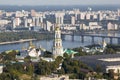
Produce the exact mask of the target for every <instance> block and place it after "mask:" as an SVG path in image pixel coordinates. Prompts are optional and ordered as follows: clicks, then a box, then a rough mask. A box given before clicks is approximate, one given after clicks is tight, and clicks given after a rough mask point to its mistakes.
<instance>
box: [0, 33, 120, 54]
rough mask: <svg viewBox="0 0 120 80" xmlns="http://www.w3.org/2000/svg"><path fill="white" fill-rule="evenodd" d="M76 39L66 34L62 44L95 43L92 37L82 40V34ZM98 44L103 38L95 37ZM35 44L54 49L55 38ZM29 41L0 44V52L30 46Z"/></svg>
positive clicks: (67, 45)
mask: <svg viewBox="0 0 120 80" xmlns="http://www.w3.org/2000/svg"><path fill="white" fill-rule="evenodd" d="M99 35H108V36H120V33H111V34H99ZM74 39H75V40H74V41H72V40H71V36H69V35H67V36H65V40H63V41H62V42H63V43H62V44H63V47H64V48H75V47H80V46H85V45H90V44H93V43H92V42H91V37H84V43H82V42H81V38H80V36H75V37H74ZM105 41H106V42H107V43H109V42H110V40H109V38H105ZM94 43H96V44H101V43H102V38H99V37H95V42H94ZM33 44H34V45H35V46H36V47H40V46H41V47H43V48H45V49H47V50H49V51H51V50H52V45H53V40H40V41H33ZM113 44H117V39H113ZM28 46H29V42H24V43H14V44H4V45H0V52H3V51H6V50H21V49H22V47H24V48H28Z"/></svg>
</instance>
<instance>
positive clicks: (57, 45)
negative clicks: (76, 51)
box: [52, 26, 64, 58]
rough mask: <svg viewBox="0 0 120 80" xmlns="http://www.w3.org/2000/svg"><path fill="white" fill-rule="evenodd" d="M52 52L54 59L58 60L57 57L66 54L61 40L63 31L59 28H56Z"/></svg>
mask: <svg viewBox="0 0 120 80" xmlns="http://www.w3.org/2000/svg"><path fill="white" fill-rule="evenodd" d="M52 52H53V56H54V58H56V57H57V56H63V53H64V52H63V46H62V39H61V30H60V28H59V27H58V26H57V27H56V28H55V38H54V41H53V48H52Z"/></svg>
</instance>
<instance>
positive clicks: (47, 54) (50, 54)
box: [43, 51, 53, 57]
mask: <svg viewBox="0 0 120 80" xmlns="http://www.w3.org/2000/svg"><path fill="white" fill-rule="evenodd" d="M52 56H53V54H52V53H51V52H49V51H45V52H44V55H43V57H52Z"/></svg>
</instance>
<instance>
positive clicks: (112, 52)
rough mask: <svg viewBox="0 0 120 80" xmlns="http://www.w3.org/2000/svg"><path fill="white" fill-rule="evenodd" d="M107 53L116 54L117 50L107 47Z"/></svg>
mask: <svg viewBox="0 0 120 80" xmlns="http://www.w3.org/2000/svg"><path fill="white" fill-rule="evenodd" d="M105 53H106V54H115V53H116V51H115V50H114V49H112V48H107V49H106V50H105Z"/></svg>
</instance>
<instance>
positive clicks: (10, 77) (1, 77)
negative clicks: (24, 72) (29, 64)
mask: <svg viewBox="0 0 120 80" xmlns="http://www.w3.org/2000/svg"><path fill="white" fill-rule="evenodd" d="M15 79H16V80H20V79H19V77H18V76H16V75H14V74H10V73H2V74H0V80H15Z"/></svg>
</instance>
